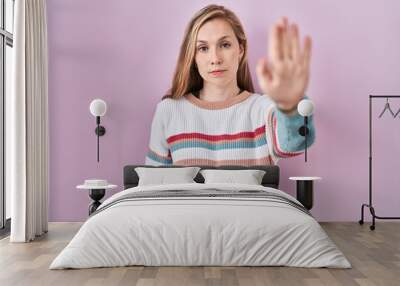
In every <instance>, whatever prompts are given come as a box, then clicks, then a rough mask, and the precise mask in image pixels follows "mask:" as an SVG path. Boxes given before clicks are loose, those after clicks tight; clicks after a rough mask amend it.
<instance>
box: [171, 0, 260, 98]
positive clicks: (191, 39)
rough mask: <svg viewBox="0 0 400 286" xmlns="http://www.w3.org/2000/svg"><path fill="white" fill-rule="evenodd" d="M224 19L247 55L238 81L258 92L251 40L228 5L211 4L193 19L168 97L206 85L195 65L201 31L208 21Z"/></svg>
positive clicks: (185, 36) (241, 85) (245, 88)
mask: <svg viewBox="0 0 400 286" xmlns="http://www.w3.org/2000/svg"><path fill="white" fill-rule="evenodd" d="M216 18H220V19H223V20H226V21H227V22H228V23H229V24H230V25H231V27H232V29H233V32H234V33H235V36H236V38H237V40H238V42H239V46H241V47H242V49H243V56H242V58H241V60H240V62H239V67H238V71H237V84H238V86H239V88H240V89H242V90H247V91H249V92H254V87H253V82H252V80H251V75H250V69H249V64H248V60H247V49H248V47H247V39H246V35H245V33H244V30H243V26H242V24H241V23H240V20H239V18H238V17H237V16H236V15H235V14H234V13H233V12H232V11H230V10H228V9H226V8H225V7H224V6H219V5H214V4H213V5H208V6H206V7H204V8H203V9H201V10H200V11H199V12H197V13H196V14H195V15H194V16H193V18H192V19H191V20H190V22H189V24H188V26H187V28H186V30H185V34H184V38H183V42H182V45H181V48H180V52H179V57H178V62H177V65H176V68H175V73H174V77H173V79H172V87H171V89H170V90H169V91H168V93H167V95H165V96H164V97H163V99H164V98H173V99H178V98H180V97H182V96H184V95H185V94H187V93H190V92H195V91H198V90H200V89H202V88H203V78H202V77H201V76H200V74H199V72H198V70H197V68H196V66H195V59H194V58H195V55H196V40H197V34H198V33H199V30H200V28H201V26H202V25H204V24H205V23H206V22H207V21H210V20H213V19H216Z"/></svg>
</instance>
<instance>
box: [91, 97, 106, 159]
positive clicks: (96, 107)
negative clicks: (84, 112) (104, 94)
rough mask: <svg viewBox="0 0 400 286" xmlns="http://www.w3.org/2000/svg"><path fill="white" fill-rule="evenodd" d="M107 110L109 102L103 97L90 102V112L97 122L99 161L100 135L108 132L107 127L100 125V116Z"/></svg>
mask: <svg viewBox="0 0 400 286" xmlns="http://www.w3.org/2000/svg"><path fill="white" fill-rule="evenodd" d="M106 111H107V104H106V102H105V101H104V100H102V99H94V100H92V102H91V103H90V113H92V114H93V116H95V117H96V124H97V127H96V129H95V131H94V132H95V133H96V135H97V162H99V161H100V159H99V157H100V156H99V136H103V135H104V134H105V133H106V129H105V128H104V127H103V126H101V125H100V117H101V116H104V114H106Z"/></svg>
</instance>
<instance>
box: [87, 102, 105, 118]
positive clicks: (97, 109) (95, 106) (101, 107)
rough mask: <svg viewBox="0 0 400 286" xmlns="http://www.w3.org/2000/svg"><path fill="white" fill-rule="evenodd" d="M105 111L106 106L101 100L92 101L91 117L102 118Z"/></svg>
mask: <svg viewBox="0 0 400 286" xmlns="http://www.w3.org/2000/svg"><path fill="white" fill-rule="evenodd" d="M106 111H107V104H106V102H105V101H104V100H102V99H99V98H97V99H93V100H92V102H91V103H90V112H91V113H92V114H93V116H104V114H106Z"/></svg>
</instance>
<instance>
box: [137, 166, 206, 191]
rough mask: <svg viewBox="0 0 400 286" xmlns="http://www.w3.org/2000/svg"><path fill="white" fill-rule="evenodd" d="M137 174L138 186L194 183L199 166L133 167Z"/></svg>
mask: <svg viewBox="0 0 400 286" xmlns="http://www.w3.org/2000/svg"><path fill="white" fill-rule="evenodd" d="M135 171H136V173H137V174H138V176H139V183H138V186H148V185H166V184H185V183H196V182H195V181H194V180H193V179H194V178H195V177H196V175H197V173H198V172H199V171H200V168H199V167H182V168H180V167H178V168H146V167H137V168H135Z"/></svg>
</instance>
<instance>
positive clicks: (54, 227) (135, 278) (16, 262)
mask: <svg viewBox="0 0 400 286" xmlns="http://www.w3.org/2000/svg"><path fill="white" fill-rule="evenodd" d="M321 225H322V226H323V228H324V229H325V230H326V232H327V233H328V235H329V236H330V237H331V238H332V240H333V241H335V243H336V244H337V245H338V247H339V248H340V249H341V250H342V251H343V252H344V254H345V256H346V257H347V258H348V259H349V261H350V262H351V264H352V266H353V268H352V269H348V270H343V269H307V268H290V267H119V268H100V269H85V270H48V267H49V265H50V263H51V261H52V260H53V259H54V258H55V256H56V255H57V254H58V253H59V252H60V251H61V250H62V249H63V248H64V247H65V246H66V244H67V243H68V241H69V240H70V239H71V238H72V237H73V235H74V234H75V233H76V232H77V230H78V229H79V227H80V226H81V223H51V224H50V228H49V233H48V234H47V235H45V236H44V237H42V238H40V239H38V240H36V241H34V242H32V243H18V244H16V243H11V244H10V243H9V239H8V238H5V239H3V240H1V241H0V285H1V286H8V285H13V286H17V285H32V286H33V285H57V286H61V285H68V286H74V285H96V286H97V285H137V286H138V285H140V286H147V285H167V286H179V285H229V286H233V285H255V286H261V285H290V286H292V285H346V286H351V285H384V286H390V285H396V286H397V285H400V223H396V222H378V224H377V228H376V230H375V231H370V230H369V228H368V225H363V226H360V225H358V224H357V223H322V224H321Z"/></svg>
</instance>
